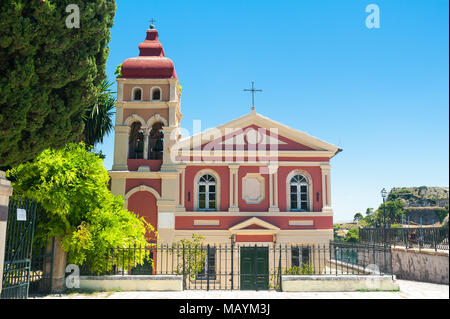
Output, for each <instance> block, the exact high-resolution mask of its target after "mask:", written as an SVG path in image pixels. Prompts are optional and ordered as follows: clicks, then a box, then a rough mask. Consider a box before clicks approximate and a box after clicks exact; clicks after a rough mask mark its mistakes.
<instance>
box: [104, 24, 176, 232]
mask: <svg viewBox="0 0 450 319" xmlns="http://www.w3.org/2000/svg"><path fill="white" fill-rule="evenodd" d="M121 71H122V74H121V76H120V77H118V78H117V103H116V123H115V126H114V131H115V140H114V163H113V167H112V170H111V171H110V172H109V174H110V176H111V192H112V193H113V194H114V195H121V196H122V197H123V198H124V199H125V208H126V209H128V210H130V211H133V212H134V213H136V214H137V215H139V216H143V217H144V218H145V219H146V220H147V221H148V222H149V223H151V224H152V225H153V226H154V227H155V229H157V231H158V232H159V233H160V234H164V233H172V232H173V229H174V223H175V220H174V212H175V210H176V204H177V198H176V197H177V194H178V192H177V191H175V190H176V189H177V188H178V187H179V185H178V183H179V179H178V178H177V176H178V174H179V173H178V170H177V166H176V164H175V163H174V162H173V161H172V158H171V156H170V151H169V150H170V148H171V146H172V145H173V144H174V143H176V141H177V140H178V132H179V128H180V121H181V118H182V114H181V112H180V98H181V90H180V86H179V83H178V77H177V74H176V72H175V67H174V64H173V62H172V60H170V59H169V58H167V57H166V56H165V54H164V49H163V47H162V45H161V43H160V42H159V39H158V31H157V30H156V29H155V28H154V26H153V25H152V26H150V29H148V30H147V35H146V37H145V40H144V42H142V43H141V44H140V45H139V56H138V57H135V58H130V59H127V60H125V62H123V64H122V68H121ZM149 237H150V238H149V240H150V241H156V238H155V237H153V236H152V235H149Z"/></svg>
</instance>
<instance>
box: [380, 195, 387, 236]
mask: <svg viewBox="0 0 450 319" xmlns="http://www.w3.org/2000/svg"><path fill="white" fill-rule="evenodd" d="M381 197H382V198H383V224H384V225H383V238H384V243H385V244H386V197H387V191H386V189H384V188H383V189H382V190H381Z"/></svg>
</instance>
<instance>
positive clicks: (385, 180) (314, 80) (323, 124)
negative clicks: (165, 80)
mask: <svg viewBox="0 0 450 319" xmlns="http://www.w3.org/2000/svg"><path fill="white" fill-rule="evenodd" d="M116 2H117V11H116V18H115V25H114V27H113V28H112V30H111V42H110V56H109V60H108V64H107V74H108V78H109V80H114V71H115V68H116V66H117V65H118V64H120V63H122V62H123V61H124V60H125V59H127V58H129V57H135V56H137V55H138V53H139V51H138V45H139V43H141V42H142V41H143V40H144V38H145V31H146V29H147V28H148V25H149V20H150V18H155V19H156V20H157V21H156V23H155V25H156V28H157V30H158V32H159V35H160V42H161V43H162V44H163V46H164V50H165V53H166V56H167V57H169V58H171V59H172V60H173V61H174V63H175V68H176V71H177V74H178V77H179V80H180V84H181V85H182V86H183V96H182V102H181V103H182V104H181V111H182V113H183V115H184V116H183V120H182V126H183V127H185V128H187V129H188V130H189V131H191V132H192V129H193V126H192V123H193V120H202V128H205V129H206V128H210V127H215V126H218V125H220V124H223V123H225V122H228V121H230V120H233V119H235V118H238V117H240V116H242V115H244V114H246V113H248V112H250V105H251V97H250V96H249V95H248V94H246V93H244V92H242V89H244V88H248V87H249V86H250V82H251V81H252V80H254V81H255V85H256V86H257V88H259V89H262V90H264V92H263V93H260V94H257V96H256V103H255V104H256V110H257V112H258V113H261V114H263V115H265V116H268V117H270V118H272V119H274V120H276V121H279V122H281V123H283V124H286V125H288V126H291V127H293V128H295V129H298V130H301V131H304V132H307V133H308V134H310V135H312V136H315V137H317V138H320V139H322V140H324V141H327V142H329V143H332V144H335V145H337V146H340V147H341V148H343V149H344V151H343V152H342V153H340V154H339V155H338V156H336V157H335V158H333V159H332V162H331V164H332V166H333V168H332V172H331V174H332V175H331V177H332V201H333V207H334V210H335V221H336V222H340V221H348V220H351V219H352V217H353V215H354V214H355V213H356V212H362V213H364V212H365V210H366V208H367V207H375V208H376V207H378V205H379V204H380V202H381V198H380V190H381V189H382V188H383V187H385V188H386V189H388V190H389V189H390V188H392V187H400V186H422V185H426V186H448V185H449V168H448V167H449V146H448V143H449V109H448V104H449V91H448V85H449V73H448V72H449V65H448V61H449V42H448V38H449V34H448V30H449V21H448V11H449V8H448V6H449V4H448V1H446V0H427V1H426V0H421V1H415V0H395V1H393V0H388V1H371V0H367V1H359V0H346V1H336V0H329V1H325V0H309V1H306V0H305V1H278V2H277V1H275V2H274V1H263V0H254V1H242V0H240V1H232V0H227V1H220V2H219V1H181V0H172V1H163V0H160V1H154V0H131V1H130V0H127V1H125V0H116ZM372 3H374V4H377V5H378V6H379V8H380V18H381V21H380V28H379V29H368V28H367V27H366V25H365V21H366V17H367V16H368V13H366V12H365V8H366V7H367V5H369V4H372ZM113 144H114V136H113V134H111V135H110V136H108V137H107V138H106V140H105V142H104V144H102V145H99V146H98V147H97V148H98V149H101V150H102V151H103V153H104V154H106V156H107V157H106V160H105V166H106V168H107V169H110V168H111V166H112V160H113Z"/></svg>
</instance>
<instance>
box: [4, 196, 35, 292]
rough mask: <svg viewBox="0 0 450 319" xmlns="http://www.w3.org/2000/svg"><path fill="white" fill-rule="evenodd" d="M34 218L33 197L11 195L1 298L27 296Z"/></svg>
mask: <svg viewBox="0 0 450 319" xmlns="http://www.w3.org/2000/svg"><path fill="white" fill-rule="evenodd" d="M35 219H36V202H35V201H33V200H29V199H24V198H15V197H11V198H10V200H9V211H8V224H7V230H6V246H5V262H4V267H3V282H2V293H1V298H4V299H16V298H27V297H28V289H29V285H30V273H31V251H32V246H33V236H34V224H35Z"/></svg>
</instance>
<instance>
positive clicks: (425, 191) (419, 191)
mask: <svg viewBox="0 0 450 319" xmlns="http://www.w3.org/2000/svg"><path fill="white" fill-rule="evenodd" d="M448 195H449V188H448V187H427V186H420V187H399V188H393V189H391V191H390V193H389V195H388V198H387V200H395V199H400V200H402V201H403V202H404V203H405V207H445V206H448Z"/></svg>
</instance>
